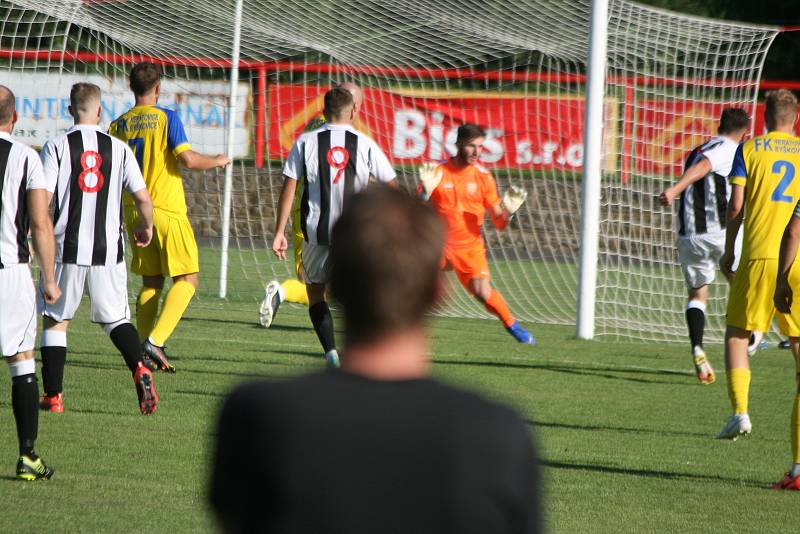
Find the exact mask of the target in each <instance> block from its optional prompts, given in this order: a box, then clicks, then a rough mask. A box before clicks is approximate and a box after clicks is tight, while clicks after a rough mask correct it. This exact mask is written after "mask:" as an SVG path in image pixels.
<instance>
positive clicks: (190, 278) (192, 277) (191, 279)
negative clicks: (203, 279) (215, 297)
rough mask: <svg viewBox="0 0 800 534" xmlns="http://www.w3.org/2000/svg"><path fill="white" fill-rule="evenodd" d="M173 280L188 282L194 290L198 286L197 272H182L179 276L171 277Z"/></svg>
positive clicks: (198, 277)
mask: <svg viewBox="0 0 800 534" xmlns="http://www.w3.org/2000/svg"><path fill="white" fill-rule="evenodd" d="M173 281H175V282H186V283H188V284H191V285H192V287H194V288H195V290H196V289H197V288H198V287H199V286H200V276H199V275H198V274H197V273H191V274H183V275H181V276H176V277H175V278H173Z"/></svg>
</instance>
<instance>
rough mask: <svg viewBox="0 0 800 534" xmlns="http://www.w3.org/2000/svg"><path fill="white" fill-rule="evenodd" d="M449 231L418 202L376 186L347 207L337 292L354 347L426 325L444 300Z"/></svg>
mask: <svg viewBox="0 0 800 534" xmlns="http://www.w3.org/2000/svg"><path fill="white" fill-rule="evenodd" d="M444 235H445V233H444V225H443V224H442V222H441V220H440V219H439V217H438V215H437V214H436V213H435V212H434V211H433V210H432V209H431V208H430V207H429V206H427V205H425V204H423V203H422V202H421V201H420V200H419V199H417V198H414V197H411V196H409V195H408V194H406V193H404V192H401V191H399V190H396V189H393V188H390V187H388V186H383V185H374V186H371V187H369V188H367V190H366V191H364V192H362V193H359V194H357V195H354V196H353V197H351V198H349V199H348V203H347V207H346V208H345V210H344V212H343V213H342V216H341V218H340V219H339V221H338V222H337V223H336V226H335V227H334V229H333V238H332V240H331V241H332V246H331V262H332V264H333V267H332V273H331V291H332V294H333V297H334V298H335V299H336V300H338V301H339V303H341V305H342V307H343V308H344V315H345V332H346V338H347V343H348V344H349V345H354V344H358V343H363V342H369V341H372V340H374V339H376V338H378V337H380V336H382V335H385V334H390V333H395V332H399V331H402V330H404V329H407V328H410V327H415V326H417V325H419V324H420V323H421V322H422V321H423V318H424V316H425V314H426V313H427V312H428V311H429V310H430V309H431V308H432V307H433V306H434V304H435V303H436V300H437V298H438V296H439V260H440V258H441V255H442V249H443V247H444Z"/></svg>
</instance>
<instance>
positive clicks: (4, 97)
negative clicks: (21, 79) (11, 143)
mask: <svg viewBox="0 0 800 534" xmlns="http://www.w3.org/2000/svg"><path fill="white" fill-rule="evenodd" d="M16 107H17V103H16V101H15V100H14V93H12V92H11V89H9V88H8V87H6V86H5V85H0V124H8V123H9V122H11V119H12V118H13V117H14V111H15V110H16Z"/></svg>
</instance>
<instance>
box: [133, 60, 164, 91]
mask: <svg viewBox="0 0 800 534" xmlns="http://www.w3.org/2000/svg"><path fill="white" fill-rule="evenodd" d="M128 78H129V80H130V84H131V91H133V94H134V95H136V96H142V95H146V94H147V93H149V92H150V91H152V90H153V87H155V86H156V84H158V82H160V81H161V67H159V66H158V65H156V64H155V63H150V62H148V61H145V62H142V63H137V64H136V65H134V67H133V68H132V69H131V73H130V75H129V76H128Z"/></svg>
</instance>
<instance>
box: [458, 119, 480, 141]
mask: <svg viewBox="0 0 800 534" xmlns="http://www.w3.org/2000/svg"><path fill="white" fill-rule="evenodd" d="M479 137H486V131H485V130H484V129H483V128H481V127H480V126H478V125H477V124H462V125H461V126H459V127H458V135H457V137H456V144H457V145H463V144H464V143H469V142H470V141H472V140H473V139H477V138H479Z"/></svg>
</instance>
